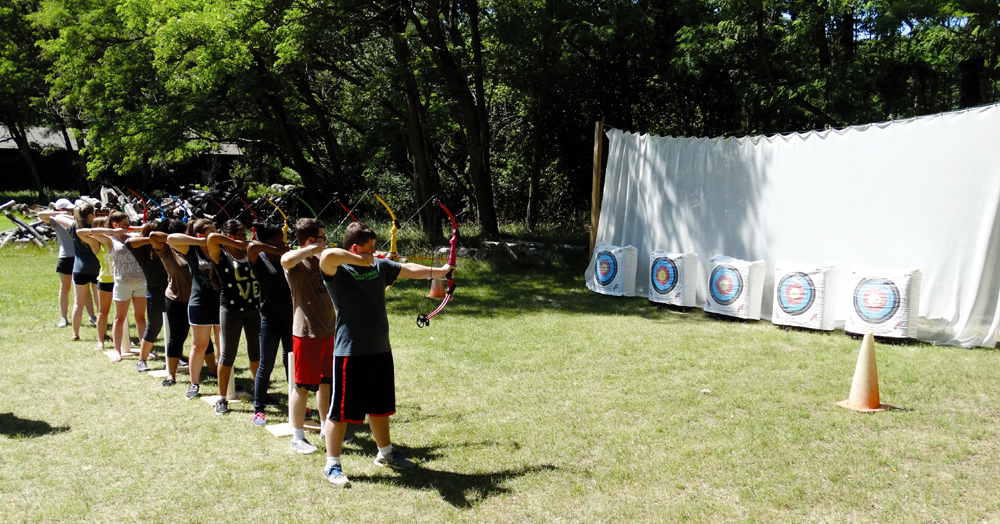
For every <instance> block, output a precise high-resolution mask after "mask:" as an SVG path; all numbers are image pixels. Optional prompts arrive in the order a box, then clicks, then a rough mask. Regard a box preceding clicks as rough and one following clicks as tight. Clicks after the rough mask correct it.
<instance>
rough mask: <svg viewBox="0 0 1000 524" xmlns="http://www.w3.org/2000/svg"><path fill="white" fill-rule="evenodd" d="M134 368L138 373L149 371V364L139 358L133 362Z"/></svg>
mask: <svg viewBox="0 0 1000 524" xmlns="http://www.w3.org/2000/svg"><path fill="white" fill-rule="evenodd" d="M135 370H136V371H138V372H139V373H143V372H146V371H149V364H146V361H145V360H140V361H138V362H136V363H135Z"/></svg>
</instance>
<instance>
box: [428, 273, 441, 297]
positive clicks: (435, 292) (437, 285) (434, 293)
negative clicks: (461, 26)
mask: <svg viewBox="0 0 1000 524" xmlns="http://www.w3.org/2000/svg"><path fill="white" fill-rule="evenodd" d="M444 296H445V289H444V280H442V279H440V278H435V279H433V280H431V292H430V294H429V295H427V298H444Z"/></svg>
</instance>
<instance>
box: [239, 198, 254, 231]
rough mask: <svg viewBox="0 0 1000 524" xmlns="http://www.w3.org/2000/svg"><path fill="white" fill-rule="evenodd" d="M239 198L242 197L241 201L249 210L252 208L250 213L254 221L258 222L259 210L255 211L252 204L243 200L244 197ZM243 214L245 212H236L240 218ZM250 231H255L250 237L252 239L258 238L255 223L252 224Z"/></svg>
mask: <svg viewBox="0 0 1000 524" xmlns="http://www.w3.org/2000/svg"><path fill="white" fill-rule="evenodd" d="M239 199H240V203H242V204H243V207H245V208H247V209H248V210H250V215H251V216H253V220H254V222H256V221H257V212H256V211H254V210H253V208H252V207H250V204H247V201H246V200H243V197H239ZM242 214H243V212H242V211H240V212H239V213H237V214H236V218H239V217H240V215H242ZM250 232H251V233H253V234H252V235H251V236H250V239H251V240H257V228H256V227H254V225H253V224H250Z"/></svg>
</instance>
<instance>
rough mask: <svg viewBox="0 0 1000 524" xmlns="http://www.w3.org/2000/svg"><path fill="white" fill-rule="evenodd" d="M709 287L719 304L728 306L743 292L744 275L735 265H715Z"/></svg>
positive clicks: (713, 297)
mask: <svg viewBox="0 0 1000 524" xmlns="http://www.w3.org/2000/svg"><path fill="white" fill-rule="evenodd" d="M708 287H709V290H708V291H709V293H711V294H712V299H713V300H715V302H716V303H717V304H719V305H722V306H728V305H729V304H732V303H733V302H736V299H738V298H740V295H742V294H743V275H741V274H740V272H739V271H737V269H736V268H735V267H733V266H727V265H718V266H715V269H713V270H712V276H711V277H709V279H708Z"/></svg>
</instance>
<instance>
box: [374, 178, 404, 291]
mask: <svg viewBox="0 0 1000 524" xmlns="http://www.w3.org/2000/svg"><path fill="white" fill-rule="evenodd" d="M372 195H373V196H374V197H375V199H376V200H378V201H379V202H381V203H382V205H383V206H384V207H385V210H386V211H388V212H389V216H390V217H392V229H390V230H389V253H388V254H387V255H385V256H386V258H388V259H389V260H392V261H394V262H395V261H396V260H398V259H399V252H398V251H397V250H396V233H398V232H399V224H398V223H397V222H396V213H393V212H392V208H391V207H389V204H387V203H386V201H385V200H382V197H380V196H378V193H374V192H373V193H372ZM390 289H392V284H389V285H388V286H385V294H387V295H388V294H389V290H390Z"/></svg>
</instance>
